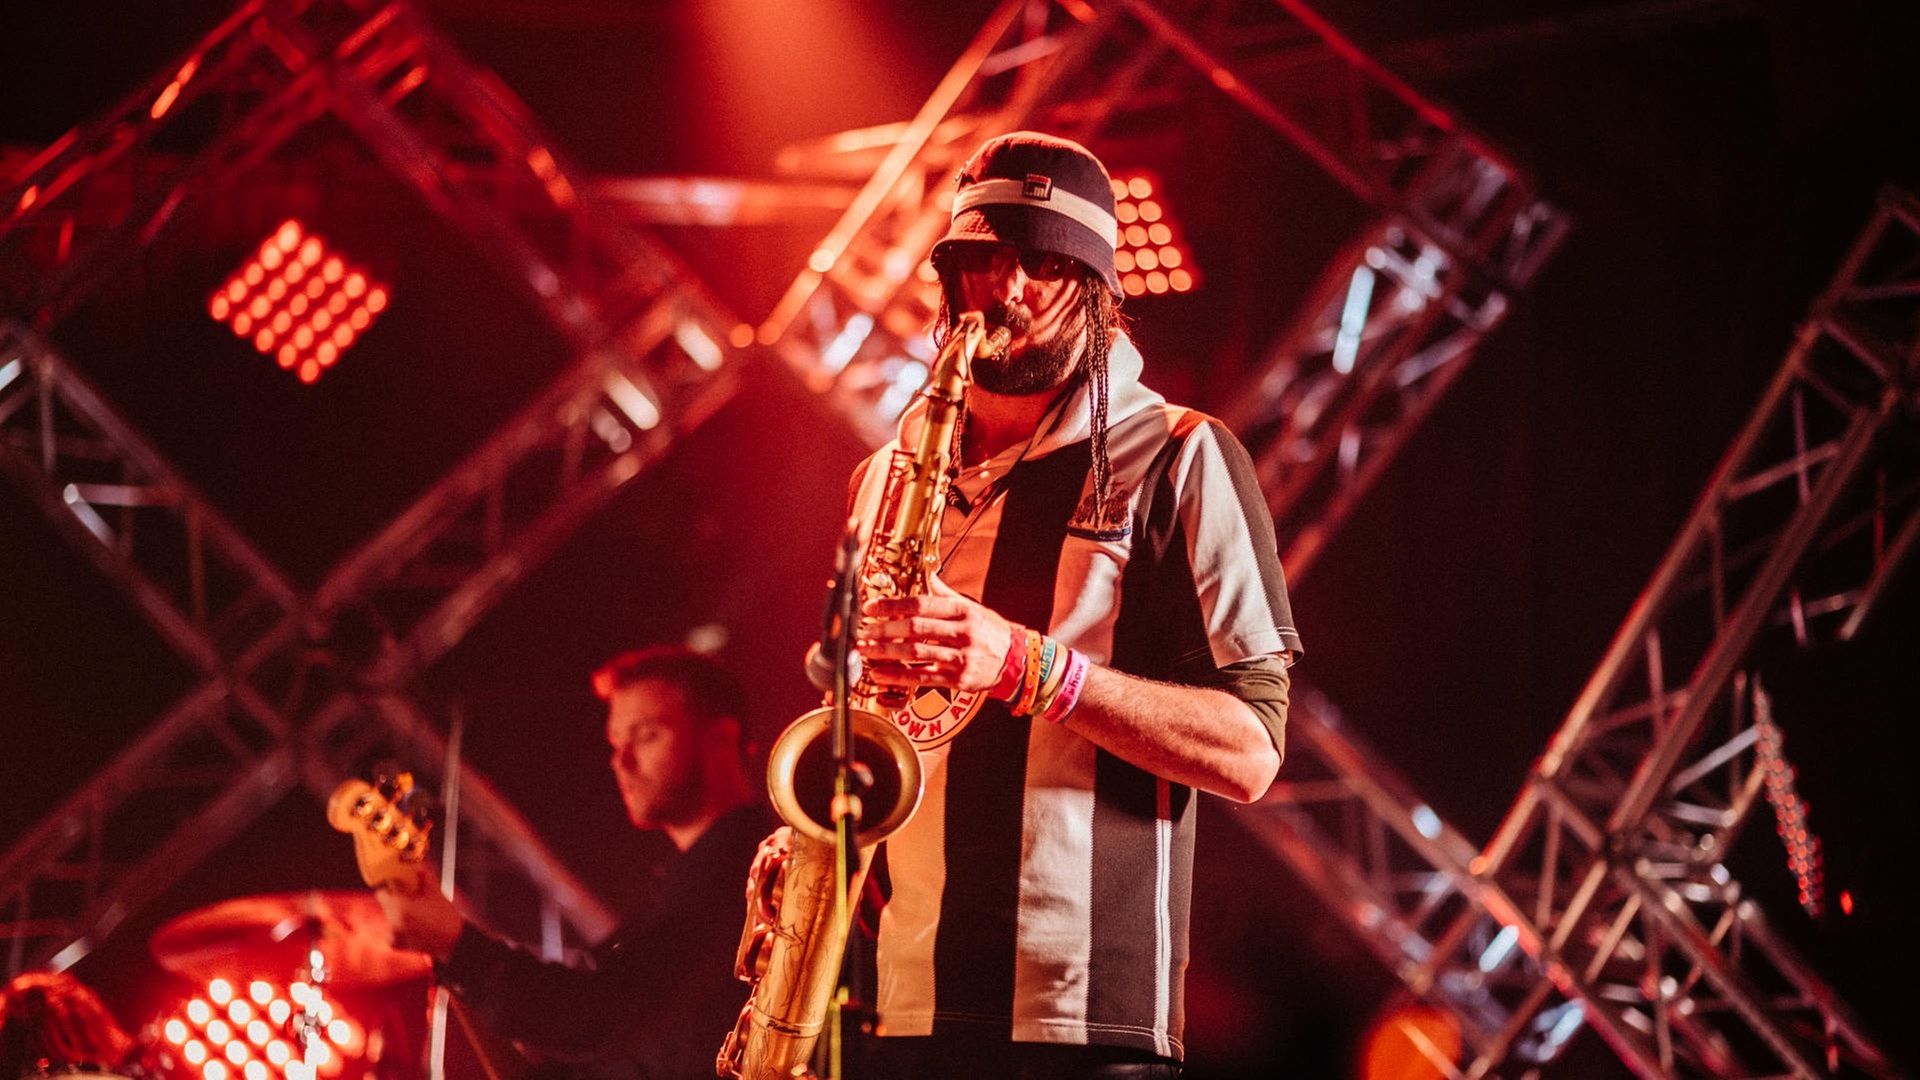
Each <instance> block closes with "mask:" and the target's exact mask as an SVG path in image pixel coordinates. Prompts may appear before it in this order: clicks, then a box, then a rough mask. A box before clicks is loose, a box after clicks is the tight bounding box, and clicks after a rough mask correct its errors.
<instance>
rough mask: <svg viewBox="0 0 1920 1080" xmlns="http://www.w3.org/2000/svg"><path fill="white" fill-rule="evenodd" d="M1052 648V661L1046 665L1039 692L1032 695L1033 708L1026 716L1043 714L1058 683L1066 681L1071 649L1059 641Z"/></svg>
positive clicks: (1058, 686)
mask: <svg viewBox="0 0 1920 1080" xmlns="http://www.w3.org/2000/svg"><path fill="white" fill-rule="evenodd" d="M1054 649H1055V654H1054V662H1053V663H1052V664H1050V665H1048V666H1047V670H1046V673H1045V675H1044V676H1043V677H1042V678H1041V680H1040V692H1039V693H1038V694H1035V695H1034V698H1033V708H1032V709H1030V710H1028V712H1027V715H1028V716H1042V715H1045V713H1046V711H1047V706H1048V705H1049V704H1051V703H1052V702H1053V698H1054V695H1055V694H1058V693H1059V692H1060V685H1061V684H1062V683H1063V682H1065V681H1066V677H1067V668H1068V667H1069V666H1070V660H1071V658H1072V653H1073V650H1072V649H1069V648H1067V647H1066V646H1065V645H1061V644H1060V643H1059V642H1054Z"/></svg>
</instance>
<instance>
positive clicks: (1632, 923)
mask: <svg viewBox="0 0 1920 1080" xmlns="http://www.w3.org/2000/svg"><path fill="white" fill-rule="evenodd" d="M1917 300H1920V201H1916V200H1915V199H1914V198H1913V197H1912V196H1911V195H1909V194H1906V193H1902V192H1893V191H1889V192H1887V193H1885V194H1883V196H1882V200H1881V205H1880V208H1879V211H1878V213H1877V214H1876V215H1875V217H1874V220H1873V221H1872V223H1871V224H1870V225H1869V226H1868V228H1867V230H1866V231H1865V233H1864V234H1863V235H1862V236H1861V238H1860V240H1859V241H1858V243H1857V244H1856V246H1855V248H1854V250H1853V252H1852V254H1851V255H1850V256H1849V258H1848V260H1847V261H1846V263H1845V264H1844V265H1843V266H1842V267H1841V269H1840V271H1839V272H1838V273H1837V274H1836V277H1835V279H1834V281H1833V283H1832V284H1831V285H1830V286H1829V288H1828V289H1827V291H1826V292H1825V293H1824V294H1823V296H1822V297H1821V298H1820V300H1819V301H1818V302H1817V303H1816V305H1815V308H1814V311H1813V313H1812V315H1811V316H1810V317H1809V319H1808V320H1807V322H1806V324H1805V325H1804V326H1803V328H1802V330H1801V332H1800V334H1799V336H1798V337H1797V339H1796V341H1795V343H1794V346H1793V349H1792V351H1791V352H1790V354H1789V356H1788V357H1787V359H1786V361H1785V363H1784V364H1783V366H1782V368H1781V370H1780V373H1779V374H1778V375H1777V376H1776V378H1775V380H1774V382H1773V384H1772V385H1771V386H1770V388H1769V390H1768V391H1767V393H1766V395H1765V396H1764V397H1763V399H1762V400H1761V402H1760V403H1759V405H1758V406H1757V407H1756V410H1755V412H1754V413H1753V415H1752V416H1751V418H1750V419H1749V421H1748V424H1747V426H1746V428H1745V429H1744V430H1743V432H1742V433H1741V435H1740V436H1739V437H1738V438H1737V439H1736V441H1735V443H1734V445H1733V447H1732V448H1731V449H1730V450H1729V452H1728V455H1727V457H1726V458H1725V459H1724V460H1723V462H1722V465H1721V468H1720V469H1719V471H1718V472H1717V473H1716V476H1715V478H1714V480H1713V481H1712V483H1711V484H1710V485H1709V487H1708V489H1707V491H1706V492H1705V493H1704V494H1703V496H1702V498H1701V500H1700V503H1699V505H1698V507H1697V508H1696V511H1695V513H1694V515H1693V517H1692V518H1691V519H1690V520H1689V522H1688V523H1687V525H1686V526H1685V527H1684V528H1683V529H1682V531H1681V534H1680V537H1679V538H1678V539H1677V540H1676V543H1675V546H1674V548H1673V549H1672V550H1671V551H1670V553H1669V555H1668V557H1667V559H1666V560H1665V561H1664V562H1663V563H1662V564H1661V567H1660V569H1659V570H1658V571H1657V572H1656V573H1655V575H1654V578H1653V581H1652V582H1651V583H1650V584H1649V586H1648V588H1647V590H1646V591H1645V593H1643V595H1642V597H1641V600H1640V601H1639V602H1638V603H1637V604H1636V605H1635V608H1634V611H1633V613H1632V614H1631V615H1630V616H1629V618H1628V621H1627V623H1626V624H1625V625H1624V626H1623V628H1622V629H1621V631H1620V632H1619V633H1618V634H1617V636H1616V638H1615V641H1614V644H1613V646H1612V647H1611V648H1610V649H1609V651H1608V653H1607V656H1606V658H1605V659H1603V661H1602V664H1601V667H1600V669H1599V670H1598V671H1597V672H1596V673H1595V675H1594V676H1593V678H1592V679H1591V680H1590V681H1589V683H1588V688H1587V690H1586V692H1585V693H1583V694H1582V696H1581V699H1580V701H1579V702H1578V703H1577V704H1576V706H1575V707H1574V710H1573V712H1572V713H1571V714H1570V717H1569V719H1568V721H1567V723H1566V725H1565V726H1563V728H1562V729H1561V732H1560V734H1559V735H1558V736H1556V738H1555V741H1554V744H1553V746H1552V747H1551V748H1550V749H1549V751H1548V753H1547V755H1546V756H1544V757H1543V758H1542V760H1541V762H1540V764H1539V765H1538V766H1537V768H1536V771H1535V774H1534V776H1533V777H1532V778H1531V779H1530V781H1529V784H1528V786H1527V788H1526V790H1525V791H1524V792H1523V794H1522V796H1521V799H1520V802H1519V803H1518V805H1516V807H1515V809H1514V811H1513V812H1512V813H1511V814H1510V815H1509V817H1508V820H1507V822H1506V824H1505V825H1504V827H1503V828H1502V830H1501V833H1500V835H1499V836H1498V837H1497V838H1496V840H1495V841H1494V843H1493V844H1492V845H1490V846H1489V847H1488V849H1487V850H1486V851H1485V852H1481V853H1475V852H1473V851H1472V850H1471V849H1470V848H1469V847H1468V846H1467V845H1466V844H1465V842H1464V841H1463V840H1461V839H1460V838H1458V837H1457V836H1455V835H1454V833H1453V832H1452V830H1451V829H1450V828H1449V827H1448V826H1447V825H1446V824H1445V823H1444V822H1442V821H1440V820H1439V819H1438V817H1437V816H1436V815H1434V813H1433V811H1432V810H1431V808H1429V807H1428V806H1427V805H1426V804H1425V803H1424V802H1423V801H1422V800H1421V799H1420V798H1419V797H1418V795H1417V793H1415V792H1414V791H1413V790H1412V789H1411V787H1409V786H1407V785H1406V784H1405V782H1404V781H1402V780H1400V779H1399V778H1398V777H1397V776H1396V775H1395V774H1394V772H1393V770H1392V769H1391V767H1390V766H1388V765H1387V764H1386V763H1385V762H1384V761H1382V760H1380V759H1379V758H1378V757H1377V756H1376V755H1373V754H1371V752H1368V751H1365V750H1364V748H1363V747H1362V744H1361V743H1359V741H1358V740H1357V739H1355V738H1354V737H1353V736H1352V734H1351V733H1345V734H1343V735H1341V737H1340V738H1339V739H1338V740H1337V742H1334V743H1329V742H1328V735H1327V733H1328V731H1329V730H1330V729H1331V730H1339V727H1338V725H1339V723H1340V721H1339V717H1338V714H1337V712H1334V711H1333V710H1332V707H1331V706H1330V705H1328V704H1327V703H1326V702H1325V701H1324V700H1323V699H1321V698H1319V697H1318V696H1317V695H1315V694H1313V693H1312V692H1311V690H1307V689H1303V691H1302V692H1301V693H1300V695H1299V702H1298V708H1297V711H1296V714H1295V719H1296V724H1295V732H1296V736H1297V737H1298V739H1299V743H1297V745H1306V746H1310V747H1312V748H1313V752H1312V753H1311V754H1310V755H1308V757H1307V760H1306V761H1305V762H1301V761H1300V760H1299V758H1298V757H1296V758H1294V759H1291V760H1290V761H1289V772H1290V774H1291V776H1290V779H1289V781H1288V783H1287V784H1286V785H1285V786H1284V787H1283V788H1282V789H1281V790H1278V791H1276V793H1275V794H1274V795H1273V796H1272V797H1271V798H1270V800H1269V801H1268V802H1267V803H1266V804H1263V806H1262V807H1261V808H1259V813H1257V814H1254V815H1243V816H1241V817H1239V818H1237V820H1243V821H1247V822H1249V823H1251V824H1253V825H1254V831H1255V832H1256V834H1258V835H1260V836H1261V837H1262V838H1263V839H1264V840H1266V841H1267V842H1268V844H1269V846H1270V847H1272V848H1273V849H1274V850H1276V851H1277V852H1278V853H1280V854H1281V855H1282V856H1283V857H1285V858H1287V859H1288V861H1290V862H1292V863H1293V864H1294V865H1295V866H1296V867H1297V868H1299V869H1301V870H1302V872H1303V875H1304V876H1305V877H1307V879H1308V880H1309V881H1310V882H1312V883H1314V884H1315V886H1316V888H1318V889H1319V890H1320V891H1321V893H1322V895H1323V896H1325V897H1326V898H1327V899H1328V901H1329V903H1330V904H1331V905H1332V906H1333V908H1334V910H1335V911H1336V912H1339V913H1341V914H1342V915H1343V916H1345V917H1346V918H1347V919H1348V921H1349V922H1350V923H1351V924H1352V925H1354V926H1355V927H1356V928H1357V929H1359V930H1360V932H1361V934H1362V936H1363V937H1364V938H1366V939H1367V940H1368V941H1369V942H1370V943H1371V944H1372V945H1373V946H1374V948H1375V951H1376V954H1378V955H1380V956H1381V957H1382V959H1383V960H1385V961H1386V962H1387V963H1388V965H1389V966H1390V967H1391V968H1392V969H1393V970H1394V971H1395V972H1396V974H1398V975H1399V976H1400V978H1401V979H1402V980H1403V981H1404V982H1405V983H1406V984H1407V985H1408V986H1410V987H1411V988H1413V989H1414V990H1416V991H1417V992H1419V993H1421V994H1422V995H1424V996H1425V997H1426V998H1427V999H1428V1000H1430V1001H1433V1002H1435V1003H1437V1004H1441V1005H1444V1006H1446V1007H1448V1008H1450V1009H1451V1011H1452V1012H1453V1014H1454V1016H1455V1017H1456V1019H1458V1020H1459V1021H1460V1023H1461V1027H1462V1031H1463V1035H1464V1036H1465V1039H1466V1042H1467V1045H1468V1048H1469V1050H1470V1051H1471V1053H1470V1054H1469V1055H1468V1058H1467V1060H1466V1061H1464V1062H1462V1063H1460V1065H1459V1067H1458V1068H1457V1069H1455V1074H1456V1075H1459V1076H1463V1077H1478V1076H1486V1075H1492V1074H1494V1073H1495V1071H1496V1070H1498V1069H1499V1068H1501V1067H1502V1066H1503V1065H1506V1064H1516V1065H1519V1066H1523V1067H1536V1066H1539V1065H1542V1064H1546V1063H1549V1062H1551V1061H1553V1060H1554V1059H1555V1058H1556V1057H1557V1056H1558V1054H1559V1052H1560V1051H1561V1050H1562V1049H1563V1048H1564V1046H1565V1045H1566V1043H1567V1040H1568V1039H1570V1038H1571V1036H1572V1035H1573V1034H1574V1033H1575V1032H1577V1031H1578V1030H1579V1029H1580V1028H1581V1027H1582V1026H1583V1025H1585V1024H1587V1023H1592V1024H1593V1025H1594V1026H1595V1027H1596V1028H1597V1029H1598V1030H1599V1031H1600V1032H1601V1034H1602V1035H1603V1036H1604V1037H1605V1038H1606V1039H1607V1041H1608V1042H1609V1044H1610V1045H1611V1046H1612V1047H1613V1048H1614V1050H1615V1051H1616V1052H1617V1053H1618V1054H1619V1055H1620V1057H1621V1058H1622V1060H1623V1061H1625V1062H1626V1063H1627V1064H1628V1065H1629V1066H1630V1067H1631V1068H1633V1069H1634V1070H1635V1072H1636V1073H1637V1074H1639V1075H1641V1076H1646V1077H1696V1076H1699V1077H1761V1076H1767V1077H1771V1076H1797V1077H1812V1076H1874V1077H1885V1076H1895V1075H1898V1070H1897V1068H1896V1067H1895V1066H1893V1065H1892V1064H1891V1063H1889V1062H1888V1061H1887V1060H1886V1059H1885V1057H1884V1055H1883V1054H1882V1053H1881V1052H1880V1051H1879V1050H1878V1049H1877V1048H1876V1047H1875V1046H1874V1045H1873V1044H1872V1042H1871V1040H1870V1039H1869V1038H1868V1037H1867V1036H1866V1035H1865V1033H1864V1032H1862V1030H1861V1029H1860V1027H1859V1025H1858V1023H1857V1022H1856V1021H1855V1020H1854V1019H1853V1018H1852V1016H1851V1015H1850V1014H1849V1011H1848V1010H1847V1008H1846V1006H1845V1004H1844V1003H1843V1002H1841V1001H1840V1000H1839V998H1838V996H1837V995H1836V994H1835V993H1834V992H1833V991H1832V989H1831V988H1829V987H1827V986H1825V985H1824V984H1823V983H1822V981H1821V980H1820V978H1819V977H1818V976H1817V975H1816V974H1815V973H1814V972H1813V971H1812V970H1811V969H1810V968H1808V967H1807V966H1806V964H1805V963H1804V962H1803V961H1801V960H1800V959H1799V958H1798V957H1797V956H1796V955H1795V954H1794V951H1793V949H1792V948H1791V946H1790V945H1789V944H1788V943H1787V942H1786V941H1785V940H1784V939H1783V938H1781V936H1780V935H1779V934H1778V933H1777V932H1776V931H1774V930H1773V929H1772V928H1771V927H1770V926H1769V925H1768V923H1767V921H1766V918H1765V915H1764V913H1763V912H1762V911H1761V910H1760V909H1759V908H1758V906H1757V905H1756V904H1755V903H1754V902H1753V901H1752V900H1750V899H1748V898H1747V897H1746V896H1745V894H1744V892H1743V891H1742V889H1741V886H1740V884H1739V882H1738V881H1737V880H1735V879H1734V878H1733V877H1732V876H1731V875H1730V874H1729V873H1728V872H1727V869H1726V867H1725V865H1724V862H1723V859H1724V858H1725V855H1726V852H1727V851H1728V850H1729V849H1730V848H1731V846H1732V843H1733V839H1734V837H1735V835H1736V834H1737V831H1738V830H1739V828H1740V826H1741V824H1742V823H1743V821H1744V820H1745V817H1746V815H1747V814H1748V813H1749V812H1750V811H1751V809H1752V807H1753V805H1754V802H1755V800H1756V797H1757V796H1758V794H1759V792H1760V788H1761V786H1762V784H1763V782H1764V776H1763V775H1762V774H1763V771H1764V762H1763V761H1762V760H1761V750H1760V747H1759V743H1760V740H1761V738H1762V735H1763V731H1762V729H1763V728H1764V727H1765V726H1766V725H1765V722H1764V718H1763V717H1762V716H1760V715H1758V714H1759V712H1760V704H1759V702H1760V698H1759V695H1758V689H1757V687H1756V686H1754V685H1752V680H1751V679H1750V677H1749V675H1748V673H1747V672H1746V671H1745V670H1744V669H1743V666H1742V665H1743V664H1744V663H1745V659H1744V658H1745V657H1746V656H1747V655H1749V654H1750V653H1751V651H1752V646H1753V644H1754V642H1755V641H1756V640H1758V639H1759V637H1760V636H1761V635H1763V634H1774V635H1782V634H1784V635H1790V636H1791V637H1792V638H1793V639H1794V640H1797V641H1799V642H1801V643H1806V642H1810V641H1814V640H1818V639H1821V638H1822V637H1823V636H1831V637H1835V638H1841V639H1844V638H1847V637H1851V636H1852V635H1853V634H1855V633H1857V632H1858V630H1859V629H1860V627H1861V625H1862V624H1863V622H1864V620H1865V619H1866V618H1867V617H1868V616H1869V615H1870V614H1871V613H1872V611H1873V610H1874V605H1875V603H1876V602H1877V601H1878V600H1879V598H1880V597H1881V596H1882V595H1883V593H1884V590H1885V587H1886V583H1887V581H1888V580H1889V578H1890V577H1891V576H1892V575H1893V574H1894V573H1895V572H1896V571H1897V570H1898V569H1899V568H1900V566H1901V565H1902V563H1903V561H1904V560H1905V559H1906V558H1907V557H1909V556H1910V554H1911V552H1912V547H1913V544H1914V535H1915V533H1916V531H1920V514H1917V513H1916V512H1915V511H1916V503H1920V462H1916V461H1915V455H1914V452H1913V451H1912V449H1911V447H1910V446H1909V445H1907V444H1906V443H1905V442H1903V441H1902V440H1901V439H1899V438H1893V437H1890V436H1891V435H1892V434H1893V430H1892V429H1893V425H1895V424H1900V425H1910V424H1911V422H1912V413H1913V410H1914V407H1915V405H1916V402H1915V400H1914V387H1915V386H1916V369H1915V364H1916V363H1917V362H1920V360H1917V359H1916V358H1920V341H1917V340H1916V333H1917V332H1920V330H1917V328H1920V320H1916V319H1915V313H1916V308H1915V304H1916V301H1917ZM1729 657H1732V658H1734V659H1733V660H1732V661H1731V662H1730V661H1729ZM1688 671H1690V672H1691V674H1690V677H1688V678H1687V680H1686V681H1685V682H1683V683H1680V684H1673V683H1670V682H1669V680H1670V679H1672V678H1674V677H1675V676H1679V675H1681V674H1682V673H1683V672H1688ZM1709 700H1711V701H1712V702H1713V704H1712V706H1711V707H1706V706H1704V705H1703V704H1702V703H1703V702H1706V701H1709ZM1749 701H1753V702H1755V704H1754V705H1753V706H1752V707H1749ZM1694 715H1698V716H1701V717H1704V718H1706V719H1703V720H1700V721H1694V720H1691V719H1689V718H1690V717H1691V716H1694ZM1709 720H1711V721H1713V722H1712V723H1709V722H1708V721H1709ZM1303 771H1304V773H1305V775H1304V776H1303V775H1302V773H1303ZM1636 793H1638V794H1636ZM1637 806H1644V808H1645V809H1644V810H1639V811H1636V809H1635V808H1636V807H1637Z"/></svg>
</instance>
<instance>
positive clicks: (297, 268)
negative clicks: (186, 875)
mask: <svg viewBox="0 0 1920 1080" xmlns="http://www.w3.org/2000/svg"><path fill="white" fill-rule="evenodd" d="M310 270H311V271H312V273H309V271H310ZM303 282H304V284H302V283H303ZM356 301H357V302H358V303H356ZM387 302H388V293H387V290H386V288H385V286H382V285H379V284H377V283H375V282H373V281H372V280H371V279H369V278H368V276H367V273H366V271H365V270H363V269H361V268H359V267H356V266H353V265H352V264H351V263H349V262H348V261H347V259H346V258H345V256H343V255H342V254H340V253H339V252H337V251H329V250H328V248H327V245H326V242H325V241H324V240H322V239H321V238H320V237H318V236H315V235H313V234H311V233H308V232H307V230H306V228H305V226H303V225H302V224H301V223H300V222H298V221H295V220H289V221H286V222H284V223H282V224H281V225H280V227H279V228H277V229H275V230H274V232H273V234H272V235H271V236H269V237H267V239H266V240H264V241H262V242H261V244H260V247H259V250H258V255H257V257H256V258H254V259H250V260H249V261H248V262H247V263H246V265H244V266H242V267H241V268H240V269H239V270H238V271H236V272H235V273H234V275H233V276H232V277H231V278H229V279H228V280H227V281H225V282H223V283H222V284H221V285H220V287H219V288H218V289H216V290H215V291H214V292H213V294H212V295H211V296H210V297H208V299H207V314H208V315H210V316H212V317H213V319H214V320H215V321H217V322H224V323H227V324H228V326H230V327H231V328H232V330H233V332H234V335H235V336H236V337H240V338H243V339H250V340H251V341H252V342H253V345H254V347H255V348H256V349H258V350H260V352H261V353H262V354H263V355H266V356H270V357H272V358H273V359H274V360H275V361H276V362H277V363H278V364H279V366H280V367H282V368H285V369H288V370H291V371H294V372H296V373H297V374H298V376H299V378H300V380H301V381H302V382H308V383H310V382H313V381H314V380H316V379H318V378H319V377H320V373H321V371H322V370H324V369H326V368H329V367H332V366H333V364H334V363H335V361H337V360H338V359H339V358H340V353H341V352H342V351H344V350H345V349H346V348H347V347H348V346H349V345H351V344H352V343H353V342H354V341H355V340H357V339H358V338H359V337H360V335H361V334H363V333H364V332H365V331H366V330H367V329H368V328H369V327H370V326H372V325H373V320H374V317H375V316H377V315H378V314H380V312H382V311H384V310H385V309H386V306H387ZM349 309H351V312H352V313H351V314H350V315H349V314H347V313H348V311H349ZM336 322H338V323H339V324H340V325H338V326H337V327H336V326H335V324H336ZM330 330H331V332H329V331H330ZM289 333H291V336H290V337H289ZM310 349H311V350H313V351H312V352H309V351H308V350H310ZM224 992H225V993H226V994H228V995H229V996H231V995H232V994H233V992H234V991H233V988H232V987H228V988H227V989H226V990H225V991H224ZM223 1003H224V1002H223Z"/></svg>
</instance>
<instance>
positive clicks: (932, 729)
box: [893, 686, 987, 750]
mask: <svg viewBox="0 0 1920 1080" xmlns="http://www.w3.org/2000/svg"><path fill="white" fill-rule="evenodd" d="M986 700H987V695H985V694H983V693H980V692H979V691H977V690H955V689H952V688H951V687H945V686H923V687H921V688H920V689H919V690H917V691H915V692H914V695H913V699H912V700H910V701H908V702H907V706H906V708H904V709H901V710H899V711H897V712H895V713H894V714H893V722H894V724H895V726H897V727H899V729H900V732H901V734H903V735H905V736H906V737H907V738H908V739H909V740H911V741H912V742H913V745H914V748H915V749H919V750H931V749H933V748H934V747H936V746H939V745H941V744H942V743H945V742H947V741H949V740H951V739H952V738H953V737H954V736H955V735H958V734H960V729H961V728H963V727H966V726H967V722H968V721H969V720H972V719H973V718H974V715H975V714H976V713H978V712H979V711H980V706H981V705H983V704H985V703H986Z"/></svg>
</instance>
